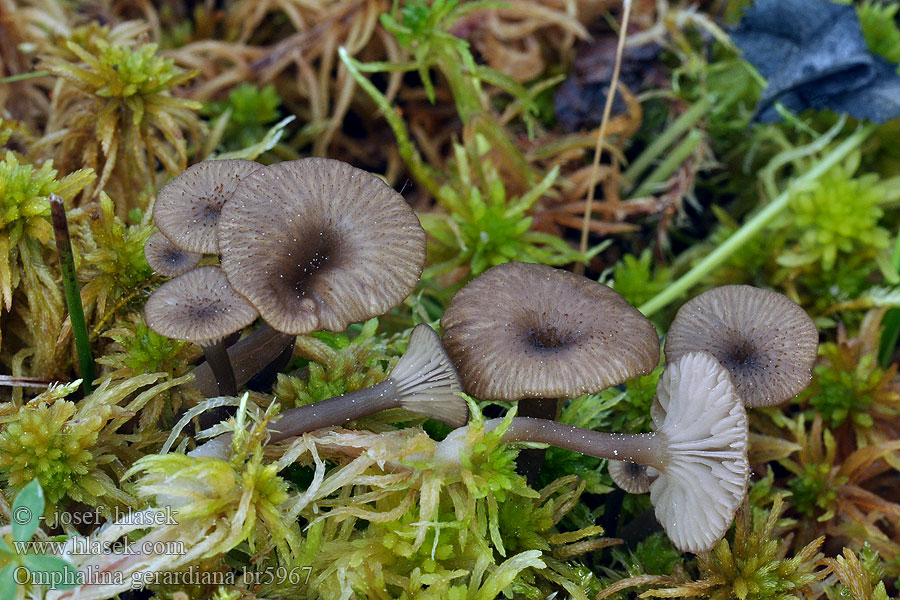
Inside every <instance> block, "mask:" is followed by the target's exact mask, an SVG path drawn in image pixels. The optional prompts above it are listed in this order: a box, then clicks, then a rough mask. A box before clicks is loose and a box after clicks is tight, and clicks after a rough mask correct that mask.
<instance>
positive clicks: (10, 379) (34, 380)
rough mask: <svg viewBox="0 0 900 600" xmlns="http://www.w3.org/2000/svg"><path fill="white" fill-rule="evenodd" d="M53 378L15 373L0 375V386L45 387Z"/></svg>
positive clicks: (48, 385)
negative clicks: (19, 375)
mask: <svg viewBox="0 0 900 600" xmlns="http://www.w3.org/2000/svg"><path fill="white" fill-rule="evenodd" d="M54 381H55V380H54V379H41V378H40V377H16V376H15V375H0V386H7V387H28V388H45V387H50V385H51V384H53V382H54Z"/></svg>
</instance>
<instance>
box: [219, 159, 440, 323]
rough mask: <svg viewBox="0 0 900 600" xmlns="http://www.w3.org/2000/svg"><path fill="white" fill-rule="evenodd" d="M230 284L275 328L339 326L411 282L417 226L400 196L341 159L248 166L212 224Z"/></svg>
mask: <svg viewBox="0 0 900 600" xmlns="http://www.w3.org/2000/svg"><path fill="white" fill-rule="evenodd" d="M218 240H219V250H220V254H221V261H222V270H223V271H224V272H225V275H226V276H227V277H228V281H229V282H231V285H232V286H233V287H234V289H235V290H237V291H238V292H239V293H240V294H242V295H244V296H245V297H246V298H247V299H248V300H250V302H251V303H253V305H254V306H255V307H256V308H257V309H258V310H259V312H260V315H262V317H263V319H265V320H266V321H267V322H268V323H269V324H270V325H272V327H274V328H275V329H277V330H279V331H282V332H285V333H292V334H305V333H310V332H312V331H318V330H323V329H326V330H330V331H343V330H344V329H346V327H347V325H349V324H350V323H353V322H356V321H362V320H364V319H368V318H371V317H373V316H377V315H381V314H384V313H385V312H387V311H388V310H390V309H391V308H393V307H394V306H396V305H397V304H399V303H400V302H401V301H402V300H403V299H404V298H406V296H408V295H409V294H410V293H411V292H412V290H413V289H414V288H415V286H416V284H417V283H418V281H419V276H420V275H421V274H422V268H423V266H424V263H425V231H424V230H423V229H422V226H421V225H420V224H419V221H418V219H417V218H416V215H415V213H414V212H413V211H412V209H411V208H410V207H409V205H408V204H406V201H405V200H404V199H403V197H402V196H401V195H400V194H398V193H397V192H395V191H394V190H393V189H392V188H391V187H390V186H388V185H387V184H386V183H384V182H383V181H382V180H381V179H379V178H378V177H376V176H374V175H372V174H371V173H367V172H365V171H362V170H360V169H357V168H355V167H352V166H350V165H348V164H346V163H343V162H340V161H336V160H329V159H324V158H306V159H302V160H296V161H289V162H283V163H278V164H274V165H271V166H268V167H264V168H262V169H259V170H257V171H254V172H253V173H250V174H249V175H247V176H246V177H244V178H243V179H241V181H240V183H239V184H238V185H237V187H236V188H235V191H234V194H232V196H231V198H230V199H229V200H228V202H226V203H225V205H224V207H223V208H222V214H221V217H220V219H219V226H218Z"/></svg>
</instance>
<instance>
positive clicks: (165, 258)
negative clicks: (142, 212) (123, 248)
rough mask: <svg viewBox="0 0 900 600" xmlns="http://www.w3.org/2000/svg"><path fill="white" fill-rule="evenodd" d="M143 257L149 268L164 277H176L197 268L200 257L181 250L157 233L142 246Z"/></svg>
mask: <svg viewBox="0 0 900 600" xmlns="http://www.w3.org/2000/svg"><path fill="white" fill-rule="evenodd" d="M144 256H145V257H146V258H147V264H148V265H150V268H151V269H153V270H154V271H156V272H157V273H159V274H160V275H163V276H165V277H177V276H178V275H181V274H182V273H185V272H187V271H190V270H191V269H193V268H194V267H196V266H197V263H199V262H200V259H201V258H202V256H201V255H200V254H194V253H193V252H187V251H185V250H182V249H181V248H179V247H178V246H176V245H175V244H173V243H172V242H171V241H170V240H169V238H167V237H166V236H164V235H163V234H162V233H161V232H159V231H157V232H156V233H154V234H153V235H151V236H150V239H148V240H147V243H146V244H144Z"/></svg>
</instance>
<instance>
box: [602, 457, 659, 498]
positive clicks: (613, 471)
mask: <svg viewBox="0 0 900 600" xmlns="http://www.w3.org/2000/svg"><path fill="white" fill-rule="evenodd" d="M651 472H652V473H651ZM609 476H610V477H612V480H613V483H615V484H616V485H617V486H619V488H620V489H622V490H624V491H626V492H628V493H629V494H646V493H647V492H649V491H650V484H651V483H653V481H654V480H655V479H656V476H657V471H656V469H653V468H652V467H647V466H645V465H640V464H638V463H633V462H628V461H624V460H610V461H609Z"/></svg>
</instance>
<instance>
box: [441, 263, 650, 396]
mask: <svg viewBox="0 0 900 600" xmlns="http://www.w3.org/2000/svg"><path fill="white" fill-rule="evenodd" d="M441 326H442V327H443V328H444V346H445V347H446V348H447V353H448V354H450V357H451V358H452V359H453V361H454V363H456V368H457V370H458V371H459V374H460V376H461V377H462V379H463V382H464V383H465V386H466V390H467V391H468V392H469V393H470V394H472V395H474V396H477V397H478V398H481V399H482V400H506V401H515V400H521V399H522V398H559V397H565V398H574V397H577V396H581V395H582V394H586V393H595V392H598V391H600V390H603V389H605V388H607V387H610V386H612V385H616V384H618V383H621V382H623V381H625V380H627V379H630V378H632V377H635V376H637V375H643V374H647V373H649V372H650V371H652V370H653V369H654V368H655V367H656V365H657V363H658V362H659V337H658V336H657V333H656V329H655V328H654V326H653V324H652V323H650V321H649V320H648V319H647V318H646V317H644V316H643V315H642V314H641V313H639V312H638V311H637V310H636V309H635V308H633V307H632V306H631V305H630V304H628V302H627V301H626V300H625V299H624V298H623V297H622V296H621V295H619V294H618V293H617V292H615V291H613V290H612V289H611V288H609V287H607V286H605V285H602V284H600V283H597V282H595V281H591V280H590V279H587V278H586V277H581V276H579V275H575V274H573V273H569V272H568V271H563V270H560V269H554V268H552V267H547V266H544V265H537V264H530V263H520V262H513V263H506V264H502V265H498V266H496V267H493V268H491V269H488V270H487V271H485V272H484V273H482V274H481V275H480V276H478V277H476V278H475V279H473V280H472V281H470V282H469V283H468V284H467V285H466V286H465V287H464V288H463V289H461V290H460V291H459V292H458V293H457V294H456V296H454V297H453V300H452V301H451V302H450V306H449V307H448V308H447V311H446V312H445V313H444V316H443V318H442V319H441Z"/></svg>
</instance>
